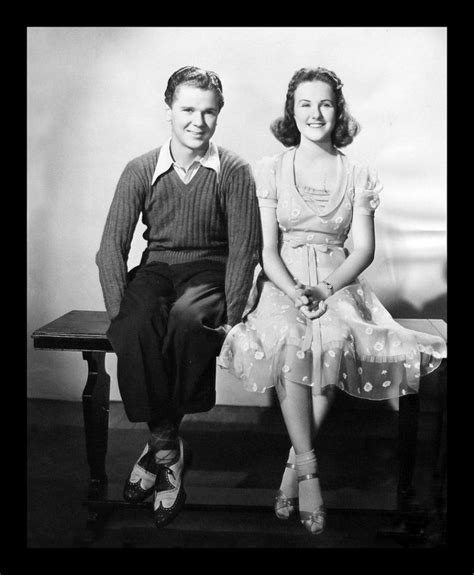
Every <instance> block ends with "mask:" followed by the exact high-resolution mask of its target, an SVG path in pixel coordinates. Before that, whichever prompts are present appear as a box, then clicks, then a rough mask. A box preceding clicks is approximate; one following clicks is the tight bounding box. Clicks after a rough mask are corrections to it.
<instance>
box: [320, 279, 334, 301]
mask: <svg viewBox="0 0 474 575" xmlns="http://www.w3.org/2000/svg"><path fill="white" fill-rule="evenodd" d="M318 287H319V288H320V289H322V290H323V293H324V294H325V297H324V299H325V300H326V299H328V297H331V296H332V295H333V294H334V286H333V285H332V283H331V282H328V281H326V280H323V281H322V282H319V284H318Z"/></svg>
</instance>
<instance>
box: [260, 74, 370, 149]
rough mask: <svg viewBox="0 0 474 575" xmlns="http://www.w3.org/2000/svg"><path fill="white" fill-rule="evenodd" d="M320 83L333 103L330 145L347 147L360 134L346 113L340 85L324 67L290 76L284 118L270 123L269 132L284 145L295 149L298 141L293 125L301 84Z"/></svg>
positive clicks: (334, 75)
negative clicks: (330, 91)
mask: <svg viewBox="0 0 474 575" xmlns="http://www.w3.org/2000/svg"><path fill="white" fill-rule="evenodd" d="M315 80H320V81H322V82H325V83H326V84H329V86H331V87H332V89H333V91H334V97H335V100H336V101H335V104H336V114H337V117H336V125H335V127H334V130H333V133H332V143H333V145H334V146H336V147H338V148H342V147H344V146H347V145H348V144H350V143H351V142H352V141H353V139H354V138H355V136H356V135H357V134H358V133H359V132H360V125H359V123H358V122H357V121H356V120H355V118H353V116H352V115H351V114H350V113H349V108H348V106H347V103H346V100H345V98H344V95H343V93H342V86H343V84H342V82H341V80H340V79H339V78H338V77H337V76H336V74H335V73H334V72H332V71H331V70H327V69H326V68H321V67H319V68H301V69H300V70H298V71H296V72H295V73H294V74H293V77H292V78H291V80H290V83H289V84H288V92H287V94H286V102H285V108H284V115H283V116H282V117H281V118H277V119H276V120H275V121H274V122H272V124H271V126H270V130H271V132H272V134H273V135H274V136H275V138H277V140H279V141H280V142H281V143H282V144H283V145H284V146H286V147H290V146H297V145H298V144H299V143H300V140H301V134H300V132H299V130H298V128H297V126H296V122H295V118H294V108H295V91H296V88H297V87H298V86H299V85H300V84H301V83H302V82H313V81H315Z"/></svg>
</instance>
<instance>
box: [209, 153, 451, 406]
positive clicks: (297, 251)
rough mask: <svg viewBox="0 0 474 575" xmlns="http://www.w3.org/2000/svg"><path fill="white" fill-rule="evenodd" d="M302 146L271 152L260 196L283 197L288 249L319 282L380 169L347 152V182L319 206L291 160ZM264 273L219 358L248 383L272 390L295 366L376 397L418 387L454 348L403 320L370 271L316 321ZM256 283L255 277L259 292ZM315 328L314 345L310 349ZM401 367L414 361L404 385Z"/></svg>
mask: <svg viewBox="0 0 474 575" xmlns="http://www.w3.org/2000/svg"><path fill="white" fill-rule="evenodd" d="M293 153H294V151H292V149H289V150H286V151H285V152H282V153H281V154H280V155H277V156H275V157H274V158H273V159H271V161H270V159H267V160H268V161H267V162H266V163H265V165H264V169H262V170H261V171H260V172H258V173H256V178H255V179H256V184H257V195H258V196H259V198H267V200H266V202H268V200H275V202H276V216H277V221H278V227H279V234H280V238H281V239H282V241H281V242H280V244H279V247H280V254H281V257H282V260H283V262H284V264H285V265H286V266H287V268H288V270H289V272H290V274H291V275H292V277H294V278H298V279H299V280H300V281H301V282H302V283H304V284H306V285H312V282H314V281H315V278H319V279H322V278H324V277H327V276H328V274H330V273H331V272H333V271H335V270H336V269H337V268H338V267H339V266H340V265H341V263H342V262H343V261H344V260H345V259H346V258H347V255H348V253H347V250H346V248H345V247H344V243H345V241H346V239H347V236H348V234H349V232H350V228H351V223H352V221H353V214H354V212H355V209H356V208H357V211H358V212H359V213H365V214H369V215H373V212H374V210H375V208H376V206H378V204H379V198H378V191H380V189H381V186H380V184H379V183H377V180H376V178H375V179H371V178H370V176H365V174H366V172H365V171H364V170H365V166H360V165H356V164H353V163H352V162H351V161H350V160H348V159H347V158H346V157H345V156H344V155H342V154H341V155H340V156H339V158H340V160H341V162H342V164H343V169H342V170H341V171H340V174H341V177H340V179H339V181H340V183H341V184H342V186H344V187H342V186H341V188H339V189H338V190H335V191H334V195H332V198H335V200H334V201H333V200H332V198H331V199H329V200H328V204H327V207H325V208H324V211H318V212H315V211H314V209H313V208H312V207H311V206H310V205H308V204H307V203H306V202H305V200H304V198H303V197H302V196H300V195H299V194H298V193H297V190H296V189H295V188H294V182H293V173H292V170H291V161H290V162H287V166H286V164H285V166H286V167H285V166H284V165H283V164H284V161H285V159H286V158H290V159H291V158H292V154H293ZM277 167H278V169H276V168H277ZM367 173H368V174H369V173H370V172H367ZM352 174H354V178H355V179H354V178H353V176H352ZM357 176H359V177H358V179H357ZM364 177H365V179H364ZM354 182H357V185H354ZM338 194H339V195H338ZM336 200H337V201H336ZM331 202H332V203H331ZM331 206H332V209H331ZM333 228H334V229H333ZM336 228H337V229H336ZM293 240H294V241H293ZM318 245H319V247H318ZM321 272H322V273H321ZM256 278H257V276H256V277H255V279H256ZM259 282H260V283H259V284H258V293H259V296H260V299H259V301H258V305H257V307H256V308H254V310H253V311H252V312H250V313H249V314H248V315H247V316H245V317H246V319H245V321H244V322H241V323H239V324H237V325H236V326H234V327H233V329H232V330H231V331H230V332H229V334H228V335H227V337H226V340H225V342H224V344H223V348H222V350H221V355H220V358H221V362H222V363H220V364H219V365H221V366H222V364H223V363H225V361H227V364H228V369H229V370H231V371H232V370H233V373H234V374H235V375H236V377H237V378H240V379H241V381H242V382H243V384H244V386H245V388H246V389H248V390H252V391H255V392H260V393H263V392H264V391H265V390H266V389H268V388H271V387H274V386H277V385H278V384H279V381H280V380H281V379H282V378H283V376H284V375H285V374H287V373H291V379H292V381H295V382H296V381H297V382H300V383H301V384H304V385H306V386H308V387H310V386H314V387H315V390H314V392H315V393H320V392H321V389H323V388H324V387H326V386H328V385H335V386H338V387H340V388H341V389H342V390H344V392H345V393H349V394H351V395H355V396H359V397H364V398H366V399H368V400H380V399H387V398H393V397H398V396H400V395H405V394H406V393H411V392H412V391H417V390H418V386H419V378H420V377H421V376H422V375H424V374H425V373H429V372H430V371H432V370H433V369H435V368H436V367H438V365H439V364H440V360H441V358H443V357H446V348H445V345H444V342H443V340H442V339H441V338H439V337H437V336H431V335H429V334H425V335H423V334H419V333H417V332H413V331H411V330H407V329H405V328H403V327H402V326H400V325H398V326H394V324H393V322H392V320H391V319H390V314H388V312H387V310H386V309H385V308H384V306H383V305H382V304H381V302H380V301H379V299H378V298H377V295H376V294H375V293H374V291H373V290H372V288H371V287H370V285H369V284H368V282H367V281H366V280H365V279H364V277H363V276H360V277H358V278H356V279H355V281H354V282H353V283H352V284H350V285H348V286H346V287H344V288H342V289H340V290H338V291H337V292H336V293H335V294H334V295H333V296H332V297H331V298H330V300H329V302H328V310H327V311H326V313H325V314H324V315H323V316H321V318H319V319H318V320H317V321H310V320H307V319H306V317H305V316H304V315H303V314H302V313H301V312H299V311H298V310H297V309H296V308H295V306H294V304H293V301H291V300H290V298H288V296H287V295H286V294H285V293H284V292H283V291H282V290H280V289H279V288H277V287H276V286H274V284H273V283H272V282H271V281H270V280H268V279H267V278H266V277H264V276H263V277H262V274H261V275H260V276H259ZM256 287H257V284H256V282H254V286H253V288H252V289H253V290H254V291H255V292H256V291H257V290H256ZM387 314H388V315H387ZM308 336H309V347H308V348H306V347H304V348H303V342H304V343H305V344H306V343H308ZM303 349H304V351H303ZM420 353H425V354H426V355H427V359H428V360H429V364H428V362H426V363H425V362H424V361H423V362H422V363H421V364H420ZM382 354H383V356H382ZM430 356H431V357H430ZM226 367H227V366H226ZM321 367H323V370H322V379H321V380H319V379H318V377H319V376H320V375H321ZM400 368H402V369H403V370H405V373H404V374H402V375H403V378H404V383H403V386H400V385H398V383H395V382H398V381H400V379H399V373H398V370H399V369H400ZM420 372H421V373H420ZM367 380H369V381H367ZM361 392H363V393H362V394H361Z"/></svg>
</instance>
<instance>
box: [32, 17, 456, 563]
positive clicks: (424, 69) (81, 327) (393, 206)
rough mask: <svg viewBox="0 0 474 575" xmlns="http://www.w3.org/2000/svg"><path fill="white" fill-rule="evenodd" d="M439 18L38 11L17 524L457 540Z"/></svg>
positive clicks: (150, 539)
mask: <svg viewBox="0 0 474 575" xmlns="http://www.w3.org/2000/svg"><path fill="white" fill-rule="evenodd" d="M447 37H448V28H447V26H446V27H443V26H385V27H383V26H373V27H372V26H348V27H337V26H321V27H317V26H315V27H311V26H301V27H297V26H287V27H284V26H281V27H280V26H268V27H264V26H214V27H212V26H182V27H180V26H162V27H160V26H158V27H153V26H145V27H139V26H115V27H113V26H111V27H99V26H82V27H81V26H62V27H61V26H57V27H55V26H30V27H27V28H26V64H27V67H26V68H27V69H26V88H27V90H26V92H27V94H26V105H27V114H26V116H27V130H26V132H27V134H26V135H27V146H26V149H27V162H26V165H27V178H26V180H27V206H26V212H27V250H26V251H27V254H26V256H27V262H26V263H27V266H26V267H27V289H26V299H27V302H26V303H27V322H26V323H27V334H26V339H27V350H26V361H27V366H26V367H27V369H26V378H27V383H26V393H27V445H26V463H27V479H26V488H27V493H26V499H27V501H26V511H27V518H26V520H27V525H26V532H27V547H28V548H31V549H33V548H34V549H38V548H41V549H44V548H56V549H59V548H152V549H176V548H182V549H185V548H186V549H203V548H224V549H229V548H262V549H263V548H289V549H292V548H295V549H297V548H316V549H318V548H325V549H392V550H393V551H392V553H395V555H396V551H397V550H399V551H404V550H406V549H408V548H410V549H414V548H416V549H438V550H439V549H445V548H446V546H447V507H448V503H447V400H446V396H447V388H448V383H447V379H448V378H447Z"/></svg>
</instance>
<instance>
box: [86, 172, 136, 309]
mask: <svg viewBox="0 0 474 575" xmlns="http://www.w3.org/2000/svg"><path fill="white" fill-rule="evenodd" d="M145 190H146V186H145V185H144V181H143V178H142V177H140V176H139V174H138V173H137V172H136V171H135V169H134V168H133V166H132V163H131V162H129V163H128V164H127V166H126V167H125V169H124V171H123V173H122V175H121V176H120V179H119V181H118V184H117V187H116V190H115V195H114V197H113V200H112V204H111V206H110V209H109V213H108V215H107V219H106V222H105V227H104V231H103V234H102V240H101V243H100V247H99V251H98V252H97V255H96V264H97V266H98V268H99V280H100V285H101V288H102V293H103V296H104V301H105V308H106V310H107V313H108V315H109V318H110V319H113V318H114V317H115V316H116V315H117V314H118V312H119V309H120V303H121V301H122V297H123V294H124V291H125V286H126V284H127V260H128V254H129V252H130V246H131V244H132V239H133V233H134V231H135V227H136V225H137V222H138V218H139V215H140V212H141V211H142V206H143V203H144V197H145Z"/></svg>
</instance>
